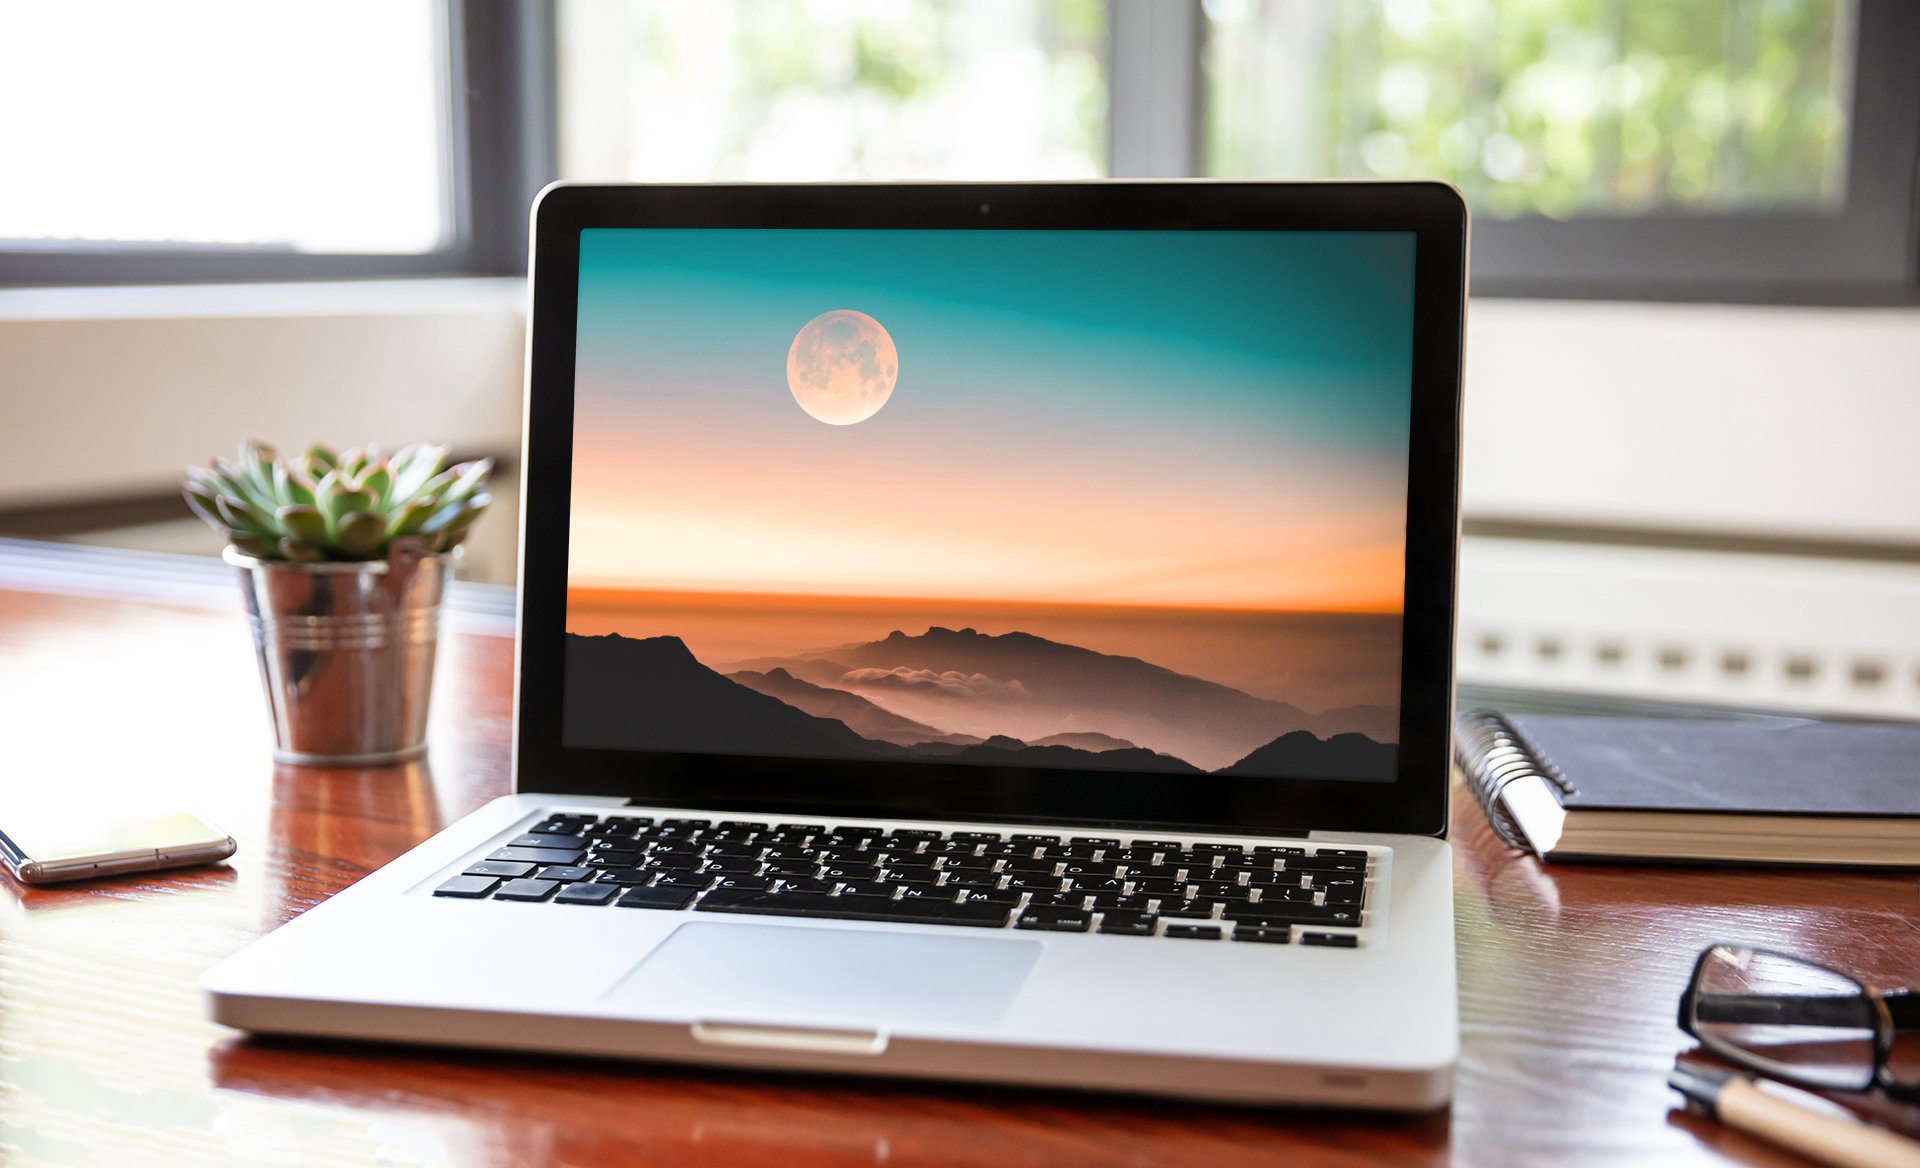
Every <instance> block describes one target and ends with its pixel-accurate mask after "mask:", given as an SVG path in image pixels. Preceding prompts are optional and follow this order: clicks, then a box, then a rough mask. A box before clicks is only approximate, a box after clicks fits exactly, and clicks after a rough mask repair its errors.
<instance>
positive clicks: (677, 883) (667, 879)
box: [653, 872, 714, 892]
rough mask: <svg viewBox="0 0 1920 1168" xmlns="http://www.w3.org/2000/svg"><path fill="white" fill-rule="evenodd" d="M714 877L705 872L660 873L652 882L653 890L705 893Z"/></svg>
mask: <svg viewBox="0 0 1920 1168" xmlns="http://www.w3.org/2000/svg"><path fill="white" fill-rule="evenodd" d="M713 881H714V877H713V876H712V875H710V874H708V873H706V872H662V873H661V874H660V878H659V879H658V880H655V881H654V882H653V886H654V887H655V888H691V889H693V890H694V891H696V892H701V891H705V889H706V888H707V886H708V885H710V884H712V883H713Z"/></svg>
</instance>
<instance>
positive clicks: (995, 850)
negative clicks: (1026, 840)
mask: <svg viewBox="0 0 1920 1168" xmlns="http://www.w3.org/2000/svg"><path fill="white" fill-rule="evenodd" d="M1038 850H1039V849H1038V848H1036V847H1034V846H1033V845H1032V844H988V845H987V846H986V850H985V851H983V852H982V853H981V854H982V855H987V856H994V857H996V858H1000V859H1012V858H1017V857H1025V858H1028V859H1031V858H1032V857H1033V854H1034V853H1035V852H1036V851H1038Z"/></svg>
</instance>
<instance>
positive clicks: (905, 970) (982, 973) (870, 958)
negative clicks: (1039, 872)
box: [606, 923, 1042, 1024]
mask: <svg viewBox="0 0 1920 1168" xmlns="http://www.w3.org/2000/svg"><path fill="white" fill-rule="evenodd" d="M1041 948H1042V945H1041V943H1040V942H1039V941H1030V940H1014V939H1012V938H1010V937H975V936H941V935H938V934H931V933H886V932H868V931H865V930H855V929H814V928H804V927H803V928H790V927H789V928H782V927H780V926H778V925H744V924H741V925H735V924H719V923H715V924H704V923H702V924H686V925H682V926H680V927H679V928H678V929H676V930H675V931H674V933H673V935H672V936H670V937H668V938H667V939H666V940H665V941H663V942H662V943H661V944H660V947H659V948H657V949H655V950H654V951H653V952H651V953H649V954H647V956H646V958H645V959H644V960H642V961H641V962H640V964H639V965H637V966H635V967H634V968H633V969H632V971H630V972H629V973H628V974H627V975H626V976H625V977H623V978H621V979H620V980H619V981H617V982H615V983H614V986H613V988H612V989H611V990H608V991H607V994H606V1001H607V1002H609V1003H610V1004H613V1005H620V1006H627V1007H629V1008H633V1009H643V1010H647V1011H656V1010H657V1011H661V1012H664V1013H676V1014H679V1013H690V1014H693V1015H695V1016H701V1015H708V1016H719V1017H732V1016H739V1015H741V1014H754V1015H766V1014H773V1015H783V1016H793V1015H798V1016H801V1017H811V1016H816V1015H828V1016H832V1017H836V1018H851V1019H860V1020H862V1021H867V1022H877V1023H882V1024H884V1023H886V1022H888V1021H901V1022H983V1023H984V1022H997V1021H999V1019H1000V1017H1001V1016H1002V1015H1004V1014H1005V1013H1006V1012H1007V1008H1008V1007H1009V1006H1011V1005H1013V1000H1014V998H1016V997H1018V996H1019V994H1020V986H1021V985H1022V984H1023V983H1024V982H1025V981H1026V980H1027V974H1028V973H1030V972H1032V970H1033V965H1034V962H1036V961H1038V960H1039V959H1040V951H1041Z"/></svg>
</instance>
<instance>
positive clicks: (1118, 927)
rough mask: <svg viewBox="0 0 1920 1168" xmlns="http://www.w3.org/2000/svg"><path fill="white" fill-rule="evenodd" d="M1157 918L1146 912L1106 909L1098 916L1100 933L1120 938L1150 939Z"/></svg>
mask: <svg viewBox="0 0 1920 1168" xmlns="http://www.w3.org/2000/svg"><path fill="white" fill-rule="evenodd" d="M1159 919H1160V918H1159V917H1156V916H1154V915H1153V914H1152V913H1147V912H1128V911H1126V910H1124V909H1107V910H1105V911H1103V912H1102V913H1101V915H1100V931H1101V932H1103V933H1113V934H1115V935H1117V936H1121V937H1151V936H1153V926H1154V925H1155V923H1157V922H1158V921H1159Z"/></svg>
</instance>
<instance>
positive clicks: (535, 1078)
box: [0, 544, 1920, 1168]
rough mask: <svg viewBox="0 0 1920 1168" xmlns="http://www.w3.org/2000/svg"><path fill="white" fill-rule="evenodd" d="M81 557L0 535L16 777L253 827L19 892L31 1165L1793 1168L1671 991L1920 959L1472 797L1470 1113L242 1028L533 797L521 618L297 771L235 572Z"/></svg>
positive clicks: (1826, 914) (450, 651) (12, 1040)
mask: <svg viewBox="0 0 1920 1168" xmlns="http://www.w3.org/2000/svg"><path fill="white" fill-rule="evenodd" d="M54 563H55V566H54V567H53V568H49V567H48V566H47V564H48V560H47V558H46V557H45V556H38V555H35V554H32V553H31V552H30V550H29V549H22V548H19V547H17V546H16V547H13V548H8V547H6V546H4V545H3V544H0V711H3V712H4V713H3V714H0V726H3V727H4V738H3V739H0V741H3V742H4V755H3V756H0V757H4V774H3V776H0V798H3V792H4V790H5V788H6V787H11V786H13V785H15V784H22V783H53V784H61V785H66V786H71V787H72V788H73V792H74V806H75V808H76V811H77V813H84V809H85V808H86V807H87V806H89V805H92V804H97V803H100V802H102V801H104V800H106V799H110V798H112V797H113V794H112V793H113V792H114V791H115V790H116V789H120V788H123V787H128V786H141V785H152V784H161V785H164V786H166V787H168V788H171V789H175V790H178V791H179V792H181V793H182V794H184V795H185V796H186V797H188V798H190V799H191V800H192V801H194V802H195V803H196V804H197V805H198V806H200V807H202V808H203V809H204V810H205V811H206V812H207V814H209V815H210V816H211V817H213V818H214V819H215V820H216V821H217V822H219V823H220V824H221V825H222V826H224V827H226V828H227V829H228V830H230V831H232V832H233V833H234V835H236V836H237V837H238V838H239V840H240V851H239V854H238V855H236V856H235V857H234V859H233V861H232V862H231V863H229V864H225V865H220V866H216V867H209V868H201V869H193V870H186V871H181V872H178V873H172V874H155V875H152V876H144V877H138V876H136V877H122V878H118V879H108V880H100V881H96V882H92V883H89V884H80V885H73V886H67V887H59V888H52V889H30V888H26V887H24V886H21V885H17V884H9V885H8V886H7V890H6V891H7V895H6V896H4V897H0V1148H4V1149H5V1163H6V1164H7V1165H8V1166H9V1168H24V1166H38V1165H43V1164H47V1165H51V1164H62V1165H67V1164H79V1165H106V1166H112V1168H132V1166H146V1165H172V1164H183V1165H185V1164H190V1165H219V1164H262V1165H268V1164H270V1165H308V1164H312V1165H328V1166H331V1165H350V1164H365V1165H375V1164H392V1165H431V1164H449V1165H461V1166H466V1165H488V1166H493V1165H498V1166H502V1168H506V1166H512V1168H563V1166H564V1168H600V1166H602V1165H606V1166H621V1168H626V1166H633V1165H651V1164H661V1165H708V1164H711V1165H762V1164H764V1165H778V1166H780V1168H798V1166H803V1165H814V1164H822V1165H825V1164H833V1165H842V1164H845V1165H853V1164H860V1165H941V1166H959V1165H975V1164H978V1165H993V1166H1004V1165H1045V1166H1049V1168H1052V1166H1063V1165H1080V1164H1086V1165H1140V1166H1159V1165H1189V1164H1190V1165H1196V1166H1204V1168H1229V1166H1233V1165H1241V1164H1300V1165H1323V1164H1325V1165H1347V1164H1438V1163H1461V1164H1487V1165H1505V1164H1531V1163H1633V1164H1649V1163H1660V1164H1688V1163H1704V1162H1718V1161H1722V1160H1732V1161H1734V1162H1738V1163H1748V1164H1790V1163H1797V1161H1794V1160H1792V1159H1791V1158H1789V1157H1786V1156H1785V1155H1784V1154H1781V1153H1777V1152H1774V1151H1772V1150H1770V1149H1767V1148H1765V1147H1763V1146H1761V1145H1758V1144H1755V1143H1753V1142H1751V1141H1749V1140H1747V1139H1745V1138H1744V1137H1740V1136H1737V1135H1733V1134H1730V1133H1726V1132H1723V1131H1721V1130H1720V1129H1718V1128H1717V1127H1715V1126H1714V1125H1712V1124H1707V1123H1702V1122H1699V1121H1696V1120H1693V1119H1691V1118H1690V1117H1687V1116H1685V1115H1684V1114H1681V1113H1676V1112H1673V1111H1671V1110H1670V1108H1671V1107H1672V1106H1673V1104H1674V1102H1675V1099H1676V1097H1675V1096H1674V1095H1673V1094H1672V1093H1671V1092H1669V1091H1668V1090H1667V1088H1666V1087H1665V1086H1664V1084H1663V1081H1662V1080H1663V1076H1664V1074H1665V1072H1666V1070H1667V1069H1668V1067H1669V1066H1670V1065H1671V1063H1672V1059H1673V1055H1674V1053H1675V1052H1676V1051H1678V1050H1680V1049H1682V1048H1684V1047H1685V1046H1687V1045H1688V1043H1687V1040H1686V1039H1685V1037H1684V1036H1683V1035H1681V1034H1680V1032H1679V1031H1678V1030H1676V1029H1675V1028H1674V1025H1673V1013H1674V1007H1675V1003H1676V1000H1677V998H1678V995H1679V993H1680V990H1681V988H1682V985H1683V983H1684V981H1685V979H1686V974H1687V970H1688V968H1689V964H1690V961H1691V958H1692V957H1693V955H1694V953H1695V952H1696V951H1697V950H1698V949H1699V948H1700V947H1701V946H1702V945H1704V944H1706V943H1707V942H1709V941H1713V940H1720V939H1732V940H1743V941H1750V942H1757V943H1764V944H1767V945H1772V946H1776V947H1779V948H1784V949H1788V950H1791V951H1795V952H1800V953H1805V954H1808V955H1812V956H1816V957H1824V958H1826V959H1828V960H1831V961H1833V962H1836V963H1840V964H1843V965H1844V966H1846V967H1847V968H1850V969H1852V970H1854V971H1856V972H1858V973H1860V974H1861V975H1863V976H1865V977H1867V978H1869V979H1879V980H1881V981H1882V982H1883V983H1885V984H1910V983H1912V982H1914V981H1916V980H1920V944H1916V942H1917V940H1920V936H1917V935H1916V932H1915V929H1916V924H1920V896H1917V895H1916V889H1915V884H1914V881H1913V879H1912V878H1911V877H1909V876H1892V875H1888V876H1869V875H1839V874H1835V873H1830V872H1803V873H1765V872H1754V871H1732V870H1727V871H1685V870H1676V869H1648V868H1613V869H1603V868H1562V869H1554V870H1544V869H1542V868H1541V867H1540V865H1538V864H1536V863H1535V862H1534V861H1532V860H1530V859H1526V858H1522V857H1518V856H1516V855H1514V854H1513V853H1511V852H1510V851H1509V850H1508V849H1506V848H1505V847H1504V846H1502V845H1501V844H1500V843H1499V842H1498V840H1497V839H1495V838H1494V837H1493V836H1492V835H1491V833H1489V832H1488V831H1487V830H1486V828H1485V826H1484V824H1483V823H1482V821H1481V820H1480V818H1479V812H1478V810H1477V809H1476V808H1475V807H1474V806H1473V805H1472V803H1471V801H1470V800H1466V799H1461V800H1456V809H1455V817H1454V822H1455V834H1454V843H1455V848H1456V856H1457V862H1458V870H1457V876H1456V885H1457V912H1458V920H1459V934H1460V985H1461V1015H1462V1026H1463V1030H1464V1036H1463V1037H1464V1051H1463V1058H1462V1062H1461V1066H1460V1076H1459V1089H1458V1096H1457V1100H1456V1102H1455V1104H1454V1106H1453V1107H1452V1108H1451V1110H1450V1111H1441V1112H1438V1113H1434V1114H1429V1115H1420V1116H1411V1117H1400V1116H1376V1115H1365V1114H1352V1113H1329V1112H1257V1111H1243V1110H1234V1109H1230V1108H1219V1107H1206V1106H1196V1105H1192V1104H1185V1103H1175V1102H1163V1101H1156V1100H1138V1099H1124V1098H1112V1097H1094V1096H1079V1095H1074V1094H1069V1093H1047V1092H1037V1091H1011V1090H997V1089H981V1088H960V1087H949V1086H941V1085H923V1084H904V1083H880V1082H871V1081H861V1080H835V1079H824V1078H791V1077H781V1076H776V1075H748V1074H731V1073H716V1072H709V1071H699V1070H688V1069H681V1068H676V1067H658V1066H646V1065H642V1064H617V1063H595V1062H588V1061H582V1060H569V1059H546V1058H530V1057H525V1056H515V1055H492V1054H477V1053H470V1052H444V1051H431V1050H413V1049H405V1048H400V1047H388V1046H375V1045H346V1044H322V1043H288V1042H275V1041H265V1040H258V1039H249V1038H245V1037H242V1036H241V1035H239V1034H237V1033H234V1032H232V1031H228V1030H224V1029H222V1028H220V1027H217V1026H214V1025H212V1024H211V1023H209V1022H206V1021H204V1020H203V1018H202V1011H201V1003H200V996H199V993H198V991H197V989H196V988H195V985H194V978H195V977H196V975H197V974H198V973H199V972H200V970H202V969H203V968H205V967H206V966H208V965H210V964H211V963H213V962H214V961H216V960H218V959H219V958H221V957H223V956H225V955H226V954H228V953H230V952H232V951H234V950H236V949H238V948H240V947H241V946H242V945H244V944H246V943H247V942H248V941H249V940H251V939H252V938H253V937H255V936H256V935H258V934H260V933H262V932H265V931H266V930H268V929H271V928H273V927H274V926H275V925H277V924H279V923H281V922H282V921H285V920H286V919H288V918H289V917H291V916H293V915H295V914H296V913H298V912H300V911H301V910H302V909H304V908H306V907H308V906H310V905H312V904H314V903H315V902H317V901H319V900H320V899H322V898H323V897H325V896H327V895H328V894H330V893H332V892H334V891H336V890H338V889H340V888H343V887H345V886H346V885H348V884H350V883H352V882H353V881H354V880H355V879H356V878H358V877H359V876H361V875H363V874H364V873H366V872H368V871H369V870H371V869H373V868H375V867H377V866H378V865H380V864H382V863H384V862H385V861H387V860H388V859H390V858H392V857H393V856H396V855H398V854H400V853H401V852H402V851H404V850H405V849H406V848H408V847H410V846H411V845H413V844H414V843H416V842H417V841H419V840H421V839H424V838H425V837H427V836H428V835H430V834H432V833H433V832H434V831H436V830H438V829H439V828H440V827H442V826H443V825H445V824H447V823H449V822H451V821H453V820H454V819H457V818H458V817H460V816H462V815H464V814H466V813H467V812H468V811H470V810H472V809H473V808H474V807H477V806H479V805H480V804H481V803H483V802H485V801H486V800H488V799H490V798H492V797H494V796H495V795H498V794H501V793H504V792H505V791H506V789H507V781H508V779H507V747H508V733H509V711H508V695H509V685H510V676H509V674H510V669H511V648H512V643H511V640H510V638H509V637H508V636H505V635H502V634H503V633H504V631H505V626H504V623H503V622H500V621H498V620H494V621H492V622H491V623H489V621H488V620H486V619H485V618H484V614H482V615H481V616H480V617H473V616H462V615H461V614H458V613H456V614H455V616H454V618H453V619H452V626H453V628H452V631H451V633H450V635H449V636H448V638H447V640H446V641H444V642H443V646H444V649H443V652H444V655H445V668H443V670H442V672H441V674H440V682H439V685H440V688H439V690H438V692H437V694H436V702H435V705H436V714H435V722H434V732H433V733H434V739H433V742H434V745H433V753H432V756H431V759H430V761H429V762H428V763H423V764H419V765H414V766H407V767H396V768H390V769H385V770H364V771H336V770H319V769H308V768H300V767H278V768H276V767H275V766H273V764H272V763H270V762H269V761H268V749H269V746H270V741H269V735H268V730H267V721H266V716H265V713H264V710H263V705H262V698H261V695H260V689H259V679H258V676H257V674H256V672H255V666H254V663H253V660H252V650H251V646H250V644H249V641H248V636H247V631H246V626H245V623H244V621H243V620H242V618H241V617H240V615H239V613H238V611H237V606H236V604H235V602H234V601H233V599H232V598H231V595H230V594H229V593H228V592H227V589H229V588H230V587H231V581H230V580H228V579H227V577H226V576H225V574H224V573H222V572H219V571H217V570H213V571H212V572H211V574H210V575H208V574H202V575H201V576H195V574H194V572H193V571H184V570H183V571H174V572H172V574H171V575H169V576H168V577H167V579H166V580H164V581H161V582H159V583H156V584H153V585H152V586H151V587H149V585H148V584H147V583H145V582H144V580H143V578H142V576H141V573H142V572H143V571H145V570H146V567H145V566H150V565H152V564H156V563H158V561H133V563H134V565H135V566H134V569H133V570H131V571H130V570H129V569H128V568H127V567H126V566H125V565H126V563H127V561H124V560H101V559H98V558H93V559H85V558H83V559H82V560H81V561H80V562H79V563H77V564H73V565H68V566H67V567H66V568H61V567H60V566H59V565H60V561H58V560H57V559H56V560H55V561H54ZM116 565H117V566H116ZM158 570H159V569H157V568H155V569H154V571H158ZM96 577H97V578H96ZM75 591H81V592H88V593H93V594H94V595H91V596H86V595H74V594H72V593H74V592H75ZM116 594H118V595H120V596H122V597H124V596H127V595H136V594H137V595H143V596H152V595H156V594H157V595H159V596H161V597H162V599H163V600H164V601H165V602H164V603H155V602H152V601H150V600H148V601H131V600H127V599H115V598H114V596H115V595H116Z"/></svg>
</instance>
